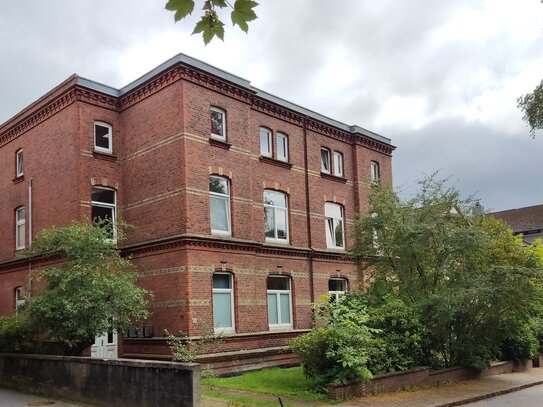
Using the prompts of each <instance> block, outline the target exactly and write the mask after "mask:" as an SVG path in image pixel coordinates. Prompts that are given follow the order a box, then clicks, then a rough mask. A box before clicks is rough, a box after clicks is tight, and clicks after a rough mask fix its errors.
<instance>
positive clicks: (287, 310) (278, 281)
mask: <svg viewBox="0 0 543 407" xmlns="http://www.w3.org/2000/svg"><path fill="white" fill-rule="evenodd" d="M267 288H268V291H267V293H268V323H269V324H270V327H273V326H292V317H291V313H292V296H291V295H292V293H291V290H290V278H289V277H284V276H269V277H268V280H267Z"/></svg>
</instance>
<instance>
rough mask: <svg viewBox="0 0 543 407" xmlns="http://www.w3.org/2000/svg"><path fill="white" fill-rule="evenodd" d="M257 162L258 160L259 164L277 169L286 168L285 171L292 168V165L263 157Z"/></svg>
mask: <svg viewBox="0 0 543 407" xmlns="http://www.w3.org/2000/svg"><path fill="white" fill-rule="evenodd" d="M259 160H260V162H263V163H266V164H271V165H275V166H277V167H282V168H286V169H289V170H290V169H291V168H292V164H291V163H289V162H286V161H281V160H276V159H275V158H271V157H265V156H263V155H261V156H260V158H259Z"/></svg>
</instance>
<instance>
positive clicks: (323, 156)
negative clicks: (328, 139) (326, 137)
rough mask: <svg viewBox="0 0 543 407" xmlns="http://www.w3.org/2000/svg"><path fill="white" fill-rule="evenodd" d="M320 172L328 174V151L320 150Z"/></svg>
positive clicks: (325, 149)
mask: <svg viewBox="0 0 543 407" xmlns="http://www.w3.org/2000/svg"><path fill="white" fill-rule="evenodd" d="M321 171H322V172H326V173H328V174H329V173H330V150H328V149H327V148H321Z"/></svg>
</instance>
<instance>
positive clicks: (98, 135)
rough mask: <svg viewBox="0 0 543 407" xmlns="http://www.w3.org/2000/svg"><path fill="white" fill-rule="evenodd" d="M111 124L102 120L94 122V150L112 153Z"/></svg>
mask: <svg viewBox="0 0 543 407" xmlns="http://www.w3.org/2000/svg"><path fill="white" fill-rule="evenodd" d="M112 133H113V131H112V129H111V125H109V124H107V123H104V122H94V151H96V152H99V153H106V154H112V153H113V137H112Z"/></svg>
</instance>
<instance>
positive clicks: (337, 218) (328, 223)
mask: <svg viewBox="0 0 543 407" xmlns="http://www.w3.org/2000/svg"><path fill="white" fill-rule="evenodd" d="M324 216H325V218H326V219H325V228H326V246H327V247H329V248H344V229H343V228H344V219H343V217H344V214H343V207H342V206H341V205H338V204H334V203H329V202H327V203H325V204H324Z"/></svg>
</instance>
